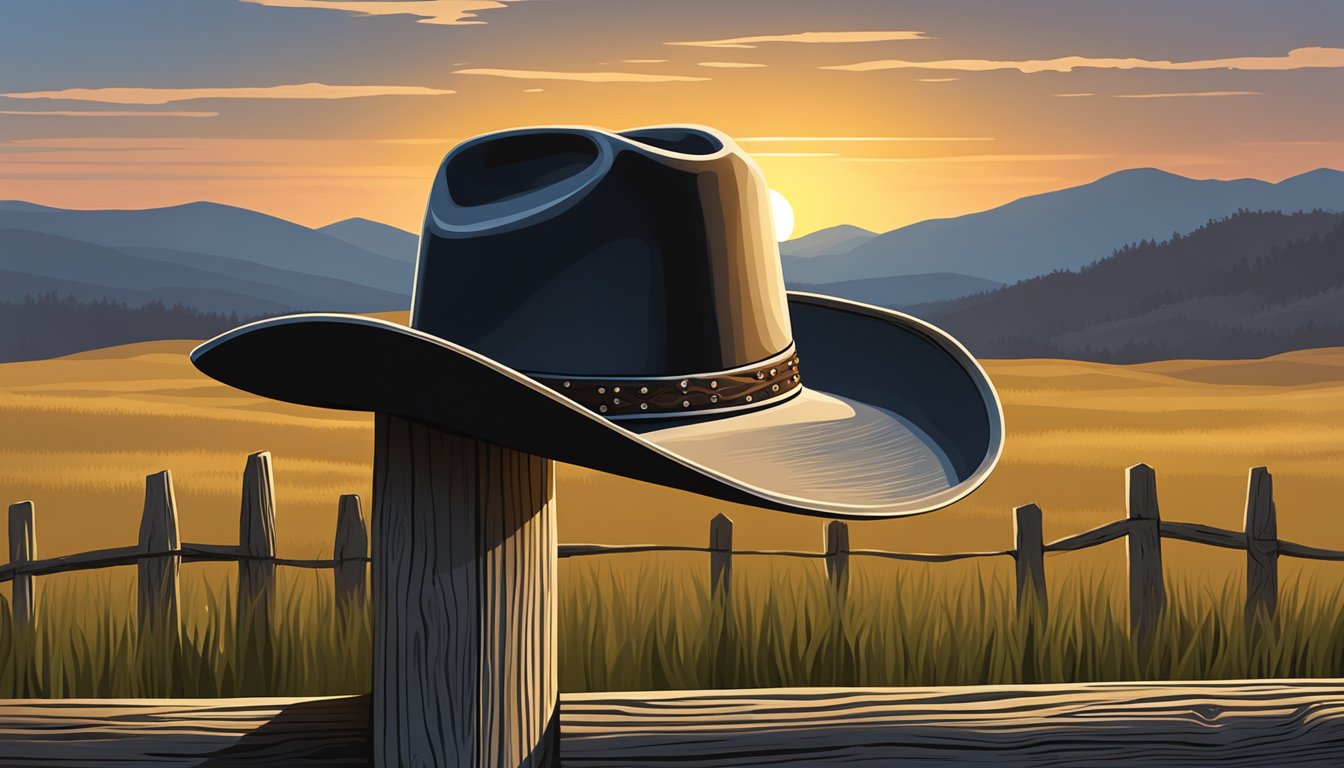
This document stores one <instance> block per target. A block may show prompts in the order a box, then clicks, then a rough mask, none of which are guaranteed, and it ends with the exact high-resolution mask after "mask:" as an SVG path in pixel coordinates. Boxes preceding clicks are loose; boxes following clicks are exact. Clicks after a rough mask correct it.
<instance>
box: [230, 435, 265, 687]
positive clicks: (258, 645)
mask: <svg viewBox="0 0 1344 768" xmlns="http://www.w3.org/2000/svg"><path fill="white" fill-rule="evenodd" d="M238 555H239V556H240V558H241V559H239V561H238V595H237V609H236V611H237V612H236V613H235V614H234V615H235V616H236V617H237V625H236V626H237V642H238V647H239V649H240V656H241V659H242V661H241V665H242V666H243V667H244V668H245V670H244V671H245V672H246V673H247V679H249V680H252V681H255V682H254V683H253V684H252V685H250V686H247V687H244V689H243V691H244V692H245V693H262V692H264V691H265V690H266V681H269V680H270V679H271V678H272V673H273V672H274V664H273V662H274V648H273V647H272V635H271V619H272V606H273V603H274V602H275V600H274V598H275V560H274V558H275V477H274V474H273V473H272V471H271V454H270V452H268V451H259V452H257V453H254V454H252V455H250V456H248V457H247V465H246V467H245V468H244V469H243V496H242V503H241V505H240V506H239V511H238Z"/></svg>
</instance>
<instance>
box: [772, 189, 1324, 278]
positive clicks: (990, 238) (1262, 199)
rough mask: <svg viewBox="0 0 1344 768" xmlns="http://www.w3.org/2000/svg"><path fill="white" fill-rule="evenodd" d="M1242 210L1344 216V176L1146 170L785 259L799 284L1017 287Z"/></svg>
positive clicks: (812, 244)
mask: <svg viewBox="0 0 1344 768" xmlns="http://www.w3.org/2000/svg"><path fill="white" fill-rule="evenodd" d="M1241 209H1247V210H1264V211H1284V212H1293V211H1310V210H1314V209H1324V210H1344V173H1342V172H1340V171H1336V170H1331V169H1327V168H1321V169H1317V170H1315V171H1311V172H1309V173H1304V174H1301V175H1299V176H1293V177H1291V178H1288V179H1284V180H1283V181H1280V182H1278V183H1270V182H1266V181H1259V180H1257V179H1236V180H1232V181H1217V180H1200V179H1190V178H1186V177H1184V176H1178V175H1176V174H1173V173H1167V172H1166V171H1160V170H1157V169H1154V168H1138V169H1133V170H1128V171H1120V172H1118V173H1113V174H1111V175H1109V176H1104V177H1102V178H1100V179H1098V180H1096V181H1094V182H1092V183H1090V184H1084V185H1082V186H1077V187H1070V188H1068V189H1061V190H1058V191H1055V192H1047V193H1045V194H1041V195H1032V196H1030V197H1024V198H1021V199H1019V200H1015V201H1013V202H1011V203H1008V204H1006V205H1002V206H999V207H998V208H994V209H991V210H988V211H982V212H980V213H972V214H968V215H965V216H958V217H955V218H949V219H933V220H929V221H922V222H919V223H917V224H911V225H909V226H906V227H901V228H900V229H895V230H892V231H890V232H886V233H884V234H880V235H874V234H872V233H866V231H865V230H859V229H858V228H856V227H849V226H844V227H833V228H831V229H828V230H821V231H819V232H814V233H812V234H810V235H807V236H806V237H802V238H798V239H797V240H793V241H790V242H788V243H784V244H783V246H782V247H781V248H780V251H781V253H782V254H784V257H783V258H784V276H785V279H786V280H787V281H789V282H791V283H810V284H816V283H838V282H842V281H853V280H863V279H868V278H874V277H891V276H894V275H916V274H927V273H934V272H940V273H959V274H962V275H967V276H971V277H979V278H984V279H988V280H994V281H998V282H1004V283H1011V282H1016V281H1018V280H1024V279H1026V278H1030V277H1035V276H1037V275H1042V274H1045V273H1047V272H1050V271H1051V270H1055V269H1077V268H1079V267H1083V266H1085V265H1087V264H1090V263H1091V262H1093V261H1096V260H1098V259H1101V258H1104V257H1106V256H1108V255H1110V254H1111V252H1112V251H1114V250H1115V249H1117V248H1121V247H1123V246H1124V245H1126V244H1127V243H1133V242H1137V241H1140V240H1145V239H1153V240H1155V239H1160V238H1165V237H1169V236H1170V235H1171V234H1172V233H1175V232H1189V231H1191V230H1193V229H1195V228H1196V227H1198V226H1200V225H1202V224H1204V223H1205V222H1207V221H1209V220H1210V219H1216V218H1220V217H1223V216H1227V215H1229V214H1231V213H1234V212H1236V211H1238V210H1241ZM865 233H866V234H865Z"/></svg>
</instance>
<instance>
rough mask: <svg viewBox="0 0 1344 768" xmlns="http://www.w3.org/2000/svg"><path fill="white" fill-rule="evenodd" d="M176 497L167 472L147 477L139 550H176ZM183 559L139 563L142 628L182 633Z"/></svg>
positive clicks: (167, 633)
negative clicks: (180, 588) (180, 591)
mask: <svg viewBox="0 0 1344 768" xmlns="http://www.w3.org/2000/svg"><path fill="white" fill-rule="evenodd" d="M180 544H181V542H180V541H179V540H178V535H177V498H176V496H175V495H174V494H173V476H172V473H170V472H169V471H168V470H166V469H165V470H163V471H162V472H156V473H154V474H152V475H148V476H146V477H145V506H144V510H143V512H141V514H140V545H139V546H140V551H142V552H146V553H155V552H166V551H171V550H176V549H177V548H178V547H179V546H180ZM181 562H182V559H181V558H180V557H147V558H142V559H140V560H139V561H138V562H137V563H136V572H137V577H138V578H137V579H136V582H137V585H138V591H137V595H136V597H137V600H136V604H137V606H138V610H139V616H140V627H141V629H142V630H144V631H146V632H150V633H156V634H157V633H160V632H162V633H163V634H162V637H164V638H170V637H175V636H176V635H178V634H179V632H180V629H181V628H180V624H179V618H178V581H177V575H178V569H179V567H180V566H181Z"/></svg>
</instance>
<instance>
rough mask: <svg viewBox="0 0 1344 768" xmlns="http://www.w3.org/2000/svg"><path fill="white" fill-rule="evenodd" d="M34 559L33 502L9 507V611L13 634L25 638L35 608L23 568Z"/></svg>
mask: <svg viewBox="0 0 1344 768" xmlns="http://www.w3.org/2000/svg"><path fill="white" fill-rule="evenodd" d="M36 556H37V527H36V520H35V512H34V509H33V502H31V501H20V502H17V503H15V504H10V505H9V562H10V563H11V564H12V565H13V566H14V577H13V578H14V585H13V590H12V592H11V593H10V611H11V615H12V616H13V620H14V631H15V632H17V633H20V634H22V635H27V634H28V633H30V632H31V631H32V629H33V623H34V620H35V619H36V612H37V606H36V604H35V603H34V598H33V577H32V575H31V574H27V573H24V572H23V570H22V569H23V566H24V565H26V564H27V563H29V562H31V561H32V560H34V559H35V558H36Z"/></svg>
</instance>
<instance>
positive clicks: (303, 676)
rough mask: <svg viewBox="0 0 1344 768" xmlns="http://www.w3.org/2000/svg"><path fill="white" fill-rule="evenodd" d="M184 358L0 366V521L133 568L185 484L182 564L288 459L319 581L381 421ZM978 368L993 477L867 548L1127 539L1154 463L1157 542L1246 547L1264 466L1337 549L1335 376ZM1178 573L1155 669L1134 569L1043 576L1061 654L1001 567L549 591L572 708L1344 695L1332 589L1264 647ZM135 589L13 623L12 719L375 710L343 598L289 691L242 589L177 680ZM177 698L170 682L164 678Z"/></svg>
mask: <svg viewBox="0 0 1344 768" xmlns="http://www.w3.org/2000/svg"><path fill="white" fill-rule="evenodd" d="M191 346H192V343H191V342H154V343H147V344H137V345H130V346H126V347H118V348H111V349H106V350H99V351H96V352H90V353H84V354H81V355H75V356H71V357H67V358H61V359H57V360H47V361H36V362H28V363H11V364H5V365H0V501H3V502H5V503H9V502H12V501H18V500H21V499H32V500H33V501H34V502H35V503H36V507H37V544H38V551H37V556H38V557H50V556H55V555H60V554H66V553H71V552H78V551H83V550H87V549H93V548H99V547H109V546H120V545H127V544H133V543H134V541H135V537H136V531H137V526H138V521H139V515H140V509H141V503H142V493H143V478H144V475H146V474H149V473H151V472H154V471H157V470H159V469H164V468H170V469H172V470H173V472H174V479H175V484H176V490H177V498H178V504H179V509H180V515H181V528H182V539H183V540H184V541H196V542H210V543H221V544H223V543H230V542H233V541H236V540H237V539H236V536H237V525H238V497H239V486H240V481H241V473H242V469H243V464H244V459H245V456H246V454H247V453H248V452H250V451H255V450H269V451H271V452H272V453H273V455H274V466H275V475H276V484H277V508H278V513H277V514H278V518H277V534H278V539H279V549H280V554H281V555H282V556H287V557H321V556H324V555H328V554H329V553H330V552H331V546H332V545H331V540H332V536H333V533H334V530H333V527H334V521H335V511H336V502H337V498H338V496H339V495H340V494H341V493H347V492H355V493H360V494H361V495H362V496H364V497H365V498H366V499H367V498H368V496H369V484H370V477H369V456H370V454H371V450H372V445H371V443H372V436H371V420H370V418H369V417H368V416H367V415H364V414H352V413H342V412H333V411H320V410H314V409H308V408H300V407H296V406H289V405H285V404H281V403H273V402H268V401H264V400H260V399H258V398H254V397H251V396H248V395H246V394H244V393H241V392H237V391H234V390H230V389H228V388H227V387H224V386H222V385H219V384H217V383H215V382H213V381H211V380H209V379H206V378H204V377H202V376H200V375H199V374H197V373H196V372H195V371H194V369H192V368H191V367H190V364H189V363H188V362H187V360H186V357H185V355H186V352H187V351H188V350H189V349H190V347H191ZM986 368H987V369H988V371H989V373H990V376H991V378H992V379H993V380H994V382H995V384H996V385H997V387H998V389H999V392H1000V394H1001V396H1002V397H1003V399H1004V404H1005V411H1006V416H1007V427H1008V447H1007V451H1006V452H1005V455H1004V458H1003V461H1002V463H1001V465H1000V467H999V469H998V470H997V471H996V472H995V474H994V476H993V477H992V478H991V479H990V481H989V482H988V483H987V484H986V486H985V487H984V488H982V489H981V490H980V491H978V492H976V493H975V494H973V495H972V496H971V497H970V498H968V499H967V500H965V501H963V502H960V503H958V504H957V505H955V506H953V507H951V508H949V509H947V510H944V511H940V512H937V513H934V514H931V515H926V516H921V517H915V518H908V519H902V520H892V521H882V522H864V523H855V524H851V531H850V536H851V543H852V546H854V547H856V548H871V549H893V550H901V551H928V552H939V551H967V550H997V549H1006V548H1010V547H1011V546H1012V516H1011V509H1012V507H1014V506H1016V505H1019V504H1024V503H1027V502H1035V503H1038V504H1039V505H1040V506H1041V507H1042V509H1043V510H1044V522H1045V537H1046V539H1047V540H1049V539H1054V538H1058V537H1062V536H1065V535H1069V534H1072V533H1076V532H1078V531H1081V530H1084V529H1086V528H1090V527H1093V526H1095V525H1099V524H1102V523H1105V522H1109V521H1111V520H1114V519H1117V518H1119V517H1121V516H1123V514H1124V507H1123V488H1124V481H1123V468H1124V467H1125V466H1128V465H1130V464H1133V463H1136V462H1139V461H1144V462H1147V463H1149V464H1151V465H1153V466H1154V467H1155V468H1156V470H1157V475H1158V485H1159V498H1160V501H1161V505H1162V514H1163V517H1164V519H1169V520H1183V521H1188V522H1197V523H1206V524H1209V525H1217V526H1222V527H1227V528H1232V529H1239V528H1240V527H1241V515H1242V511H1243V508H1244V504H1245V492H1246V472H1247V469H1248V468H1249V467H1251V466H1255V465H1261V464H1264V465H1268V466H1269V467H1270V469H1271V470H1272V471H1273V472H1274V475H1275V498H1276V501H1277V507H1278V512H1279V534H1280V536H1281V537H1282V538H1285V539H1290V540H1294V541H1299V542H1304V543H1309V544H1314V545H1318V546H1324V547H1335V548H1344V515H1341V514H1340V509H1339V506H1338V501H1337V500H1338V499H1339V498H1340V496H1341V495H1342V494H1341V492H1344V473H1342V472H1341V471H1340V469H1341V467H1344V349H1321V350H1305V351H1301V352H1293V353H1288V354H1285V355H1279V356H1276V357H1273V358H1268V359H1264V360H1245V361H1166V362H1159V363H1148V364H1141V365H1132V366H1115V365H1103V364H1094V363H1086V362H1077V361H1060V360H1005V361H988V362H987V363H986ZM558 485H559V499H560V515H559V519H560V536H561V540H562V541H564V542H589V543H610V544H622V543H661V544H690V545H703V544H704V543H705V537H706V535H707V530H708V521H709V519H710V517H712V516H713V515H714V514H717V513H718V512H726V513H727V514H728V515H729V516H731V517H732V518H733V519H734V520H735V522H736V528H735V542H734V543H735V546H737V547H739V548H760V549H776V548H778V549H810V550H816V549H819V548H820V547H821V544H822V525H823V523H822V521H820V520H816V519H811V518H803V517H791V516H787V515H780V514H775V513H770V512H765V511H761V510H755V509H751V508H747V507H738V506H733V505H726V504H723V503H720V502H715V501H711V500H707V499H702V498H699V497H695V496H692V495H689V494H685V493H681V492H677V491H671V490H668V489H663V488H656V487H651V486H647V485H644V484H640V483H635V482H631V481H626V480H622V479H620V478H614V477H609V476H605V475H601V474H598V473H595V472H591V471H588V470H584V469H581V468H577V467H570V466H562V467H561V468H560V471H559V475H558ZM3 536H4V532H3V531H2V530H0V538H3ZM1164 550H1165V554H1166V566H1167V572H1168V588H1169V590H1170V591H1171V594H1172V597H1171V601H1170V603H1169V612H1168V615H1167V616H1166V617H1164V618H1163V622H1162V626H1161V629H1160V630H1159V635H1158V637H1159V642H1158V643H1157V645H1156V646H1155V651H1154V653H1153V655H1152V656H1151V657H1148V658H1145V659H1139V658H1138V657H1137V656H1136V655H1135V652H1134V649H1133V648H1132V646H1130V645H1129V644H1128V642H1127V640H1126V637H1127V630H1126V628H1127V617H1126V614H1125V607H1124V603H1123V591H1122V590H1123V585H1124V571H1123V567H1124V548H1123V543H1122V542H1114V543H1112V544H1108V545H1105V546H1103V547H1099V548H1095V549H1091V550H1087V551H1085V552H1078V553H1060V554H1058V555H1051V556H1049V557H1048V558H1047V561H1046V563H1047V565H1046V570H1047V577H1048V579H1049V581H1050V588H1049V589H1050V602H1051V614H1050V617H1049V619H1048V622H1047V623H1046V624H1045V625H1039V624H1038V623H1036V622H1035V621H1034V620H1033V619H1030V618H1029V617H1022V616H1018V615H1017V611H1016V609H1015V608H1014V607H1013V606H1014V600H1013V595H1012V589H1013V587H1012V570H1011V568H1012V565H1011V561H1009V560H1007V559H1006V558H998V559H996V560H994V561H987V562H983V563H979V564H975V565H968V564H938V565H919V564H896V563H887V562H875V561H871V560H866V559H856V560H855V561H854V564H853V566H852V568H853V576H852V577H851V578H852V583H851V595H850V599H849V600H848V601H846V602H845V603H843V604H838V603H836V602H835V601H834V599H833V598H832V597H830V595H829V590H828V589H827V588H826V586H825V579H824V575H823V574H822V573H821V570H820V569H821V566H820V564H819V563H818V562H816V561H805V562H797V561H787V562H784V561H777V560H774V559H772V558H756V559H754V561H753V562H751V563H749V564H744V565H743V566H737V564H736V563H735V574H734V582H735V591H734V600H733V604H732V606H731V609H732V610H731V612H730V613H729V614H727V615H728V616H729V617H730V618H728V619H726V620H725V618H724V617H725V613H724V611H723V610H722V609H721V607H716V605H715V601H714V599H713V598H711V597H710V596H709V595H708V591H707V588H706V581H707V573H706V571H707V567H706V563H705V561H704V557H703V556H699V555H618V556H604V557H596V558H584V559H575V560H568V561H565V562H563V563H562V564H561V569H560V601H561V622H562V623H561V626H562V630H561V631H562V637H561V640H562V643H561V667H560V674H561V679H562V684H563V686H564V688H565V690H618V689H639V688H659V687H702V686H710V685H732V686H735V685H776V684H790V685H792V684H817V685H827V684H865V685H867V684H872V685H907V684H910V685H914V684H932V683H949V684H950V683H957V682H966V683H993V682H1017V681H1032V680H1041V681H1046V680H1058V681H1071V680H1105V679H1131V678H1161V677H1176V678H1183V679H1197V678H1204V677H1247V676H1259V675H1274V676H1340V675H1342V674H1344V669H1342V668H1341V667H1344V617H1342V616H1341V611H1344V607H1341V606H1344V602H1342V601H1341V600H1340V599H1339V598H1340V596H1341V594H1340V593H1341V588H1342V587H1344V566H1339V565H1334V564H1315V563H1301V562H1299V561H1294V560H1284V561H1282V565H1281V569H1280V570H1281V579H1282V581H1283V588H1282V597H1281V605H1282V608H1281V614H1280V616H1279V624H1278V628H1277V629H1276V630H1275V631H1272V632H1265V633H1263V634H1262V637H1263V638H1264V639H1263V641H1262V642H1261V643H1260V645H1259V646H1257V647H1254V648H1252V647H1250V646H1249V645H1248V642H1247V635H1246V633H1245V632H1244V631H1243V628H1242V626H1241V605H1242V600H1243V597H1244V588H1243V586H1242V574H1243V572H1244V560H1245V555H1244V554H1240V553H1236V552H1229V551H1223V550H1213V549H1209V548H1204V547H1197V546H1195V545H1192V544H1185V543H1181V542H1170V543H1168V544H1166V545H1165V547H1164ZM0 551H3V550H0ZM131 571H132V569H117V570H114V571H107V572H96V573H83V574H66V575H60V576H53V577H46V578H39V579H38V589H37V594H38V600H39V601H40V605H39V616H40V624H39V630H38V638H37V640H36V645H35V647H33V648H28V649H24V648H19V647H16V646H15V645H14V644H13V637H12V633H10V632H9V629H8V626H7V625H6V624H4V623H3V622H4V621H5V619H0V658H6V657H7V656H10V655H13V656H14V657H15V658H16V659H17V658H20V657H21V656H22V657H23V658H28V659H30V660H31V662H32V664H31V667H30V669H31V670H33V672H32V677H31V678H24V679H20V677H19V676H18V675H17V674H16V672H15V665H3V666H4V667H5V668H6V669H5V670H3V671H0V696H4V695H9V693H8V692H15V691H25V690H27V691H40V692H42V693H45V694H48V695H74V694H78V695H147V694H148V693H151V692H155V691H158V692H160V693H161V694H163V693H167V692H172V694H173V695H206V696H208V695H229V694H240V693H246V692H249V691H250V692H261V691H266V692H271V693H275V694H284V693H294V694H300V693H302V694H319V693H341V692H356V691H360V690H366V689H367V674H368V673H367V661H366V660H367V658H368V653H369V642H370V640H369V637H370V634H369V630H368V626H367V618H366V616H365V614H363V613H361V612H359V611H356V612H353V613H349V614H342V617H343V618H340V619H337V618H336V614H335V608H334V606H333V605H332V599H331V594H330V586H329V582H330V574H329V573H326V572H318V573H310V572H290V571H289V570H288V569H281V573H282V582H281V593H282V603H283V604H284V605H285V608H284V610H283V611H282V612H281V613H280V614H279V615H280V616H282V617H283V620H282V621H280V622H279V623H277V624H276V625H275V626H274V628H273V630H272V631H273V632H275V633H276V637H274V638H273V639H272V643H271V647H273V648H275V649H277V650H278V652H280V653H282V654H283V657H282V659H281V661H282V663H279V664H276V665H274V666H273V667H267V668H265V669H261V668H258V667H256V666H255V665H252V664H249V663H247V656H246V654H247V653H248V650H247V649H246V648H242V647H239V646H238V645H237V644H235V643H233V642H232V638H233V637H234V634H235V629H234V623H235V622H236V621H237V619H236V617H233V616H232V607H231V606H232V597H231V592H230V590H231V589H232V583H231V578H232V568H231V567H229V566H222V565H187V566H184V568H183V574H184V577H183V598H182V605H183V613H184V619H185V624H186V629H185V630H184V640H183V642H182V643H181V645H180V647H177V648H176V649H175V650H172V651H171V652H170V651H165V650H164V648H163V646H162V645H161V644H160V643H158V642H157V641H144V642H142V639H141V638H139V637H138V632H137V631H136V627H135V621H134V601H133V589H134V584H133V580H132V578H131V577H130V576H129V573H130V572H131ZM4 592H7V588H5V590H4V591H3V592H0V594H3V593H4ZM651 596H654V597H656V598H657V599H650V597H651ZM286 601H288V602H286ZM7 614H8V612H7V611H0V615H3V616H7ZM246 620H247V619H246V617H244V621H246ZM165 653H171V654H172V655H171V656H170V657H164V656H163V654H165ZM27 654H31V655H27ZM165 658H167V659H168V660H167V661H165ZM165 669H171V670H172V672H171V674H170V675H169V676H168V677H167V678H165V677H164V675H165V674H166V673H165ZM156 675H157V676H156Z"/></svg>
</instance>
